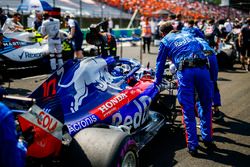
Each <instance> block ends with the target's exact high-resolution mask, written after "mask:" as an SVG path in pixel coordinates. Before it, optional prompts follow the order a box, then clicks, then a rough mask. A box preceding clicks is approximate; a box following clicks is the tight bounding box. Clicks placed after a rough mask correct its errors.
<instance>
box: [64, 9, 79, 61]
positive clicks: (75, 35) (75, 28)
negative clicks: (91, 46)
mask: <svg viewBox="0 0 250 167" xmlns="http://www.w3.org/2000/svg"><path fill="white" fill-rule="evenodd" d="M65 21H66V26H67V27H68V28H69V36H68V39H69V40H72V44H73V48H74V57H75V58H76V59H82V58H83V52H82V44H83V33H82V31H81V28H80V26H79V24H78V22H77V21H76V20H75V19H74V16H73V15H72V14H71V13H66V15H65Z"/></svg>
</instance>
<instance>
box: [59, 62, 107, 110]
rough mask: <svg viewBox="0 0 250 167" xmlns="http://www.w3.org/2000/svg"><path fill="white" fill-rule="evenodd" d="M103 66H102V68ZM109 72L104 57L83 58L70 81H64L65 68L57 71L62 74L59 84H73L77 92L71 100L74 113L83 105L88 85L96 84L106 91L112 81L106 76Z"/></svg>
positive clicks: (66, 86) (65, 85)
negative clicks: (108, 83)
mask: <svg viewBox="0 0 250 167" xmlns="http://www.w3.org/2000/svg"><path fill="white" fill-rule="evenodd" d="M100 67H101V68H100ZM106 73H107V69H106V62H105V60H104V59H101V58H100V59H93V58H88V59H85V60H82V61H81V62H80V64H79V67H78V68H77V69H76V70H75V71H74V74H73V77H72V79H71V80H70V81H69V82H68V83H62V79H63V76H64V68H61V69H59V70H58V71H57V75H61V78H60V80H59V83H58V86H60V87H62V88H68V87H70V86H71V85H73V87H74V89H75V91H76V94H75V95H74V100H73V101H72V102H71V106H70V110H71V112H72V113H74V112H76V111H78V109H79V106H81V105H82V102H83V99H84V98H85V97H87V96H88V86H89V85H94V86H95V88H97V89H98V90H100V91H106V90H107V88H108V85H107V82H112V81H111V78H110V77H108V76H105V75H106Z"/></svg>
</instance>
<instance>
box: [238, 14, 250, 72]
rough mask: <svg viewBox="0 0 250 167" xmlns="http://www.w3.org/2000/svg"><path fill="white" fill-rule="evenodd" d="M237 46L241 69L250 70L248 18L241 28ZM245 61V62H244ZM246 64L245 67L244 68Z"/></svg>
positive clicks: (249, 19)
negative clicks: (239, 49) (239, 50)
mask: <svg viewBox="0 0 250 167" xmlns="http://www.w3.org/2000/svg"><path fill="white" fill-rule="evenodd" d="M239 46H240V48H241V56H240V57H241V64H242V69H245V70H246V71H249V70H250V18H247V21H246V24H245V25H243V26H242V28H241V32H240V34H239ZM246 61H247V62H246ZM245 64H247V67H245Z"/></svg>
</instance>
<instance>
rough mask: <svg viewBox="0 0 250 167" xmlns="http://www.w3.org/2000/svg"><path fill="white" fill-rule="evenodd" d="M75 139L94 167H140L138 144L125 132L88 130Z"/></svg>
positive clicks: (100, 129)
mask: <svg viewBox="0 0 250 167" xmlns="http://www.w3.org/2000/svg"><path fill="white" fill-rule="evenodd" d="M74 139H75V140H76V141H77V143H78V145H79V146H80V147H81V149H82V151H83V152H84V153H85V155H86V157H87V159H88V161H89V162H90V164H91V166H93V167H137V166H138V155H137V152H138V151H137V146H136V142H135V141H134V140H133V139H132V138H131V136H129V135H128V134H126V133H124V132H121V131H117V130H111V129H105V128H86V129H84V130H82V131H80V132H79V133H77V134H76V135H75V136H74ZM72 153H73V152H72ZM82 165H83V166H84V164H82Z"/></svg>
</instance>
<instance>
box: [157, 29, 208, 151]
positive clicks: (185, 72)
mask: <svg viewBox="0 0 250 167" xmlns="http://www.w3.org/2000/svg"><path fill="white" fill-rule="evenodd" d="M167 58H168V59H170V60H172V62H173V63H174V64H175V66H176V67H177V69H178V71H177V78H178V83H179V88H178V95H177V96H178V100H179V103H180V104H181V106H182V112H183V117H184V124H185V129H186V141H187V146H188V149H189V150H194V149H196V148H197V147H198V138H197V131H196V120H195V112H194V111H195V93H194V92H195V90H197V93H198V96H199V98H200V102H201V107H202V109H203V110H202V111H203V112H202V113H201V114H200V119H201V122H202V123H201V137H202V139H203V140H204V141H207V142H210V141H212V112H211V103H212V102H211V82H210V74H209V71H208V68H207V67H206V66H205V65H204V66H202V67H192V68H185V67H184V68H183V69H180V65H181V63H182V62H183V61H185V60H194V59H196V60H197V59H198V58H199V59H202V60H205V59H206V57H205V55H204V54H203V51H202V45H201V44H200V43H199V42H198V41H197V40H196V39H195V38H194V37H193V36H192V35H191V34H189V33H186V32H174V33H169V34H168V35H166V36H165V37H164V38H163V39H162V41H161V43H160V48H159V53H158V57H157V60H156V83H157V84H160V83H161V81H162V74H163V72H164V68H165V62H166V59H167Z"/></svg>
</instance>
